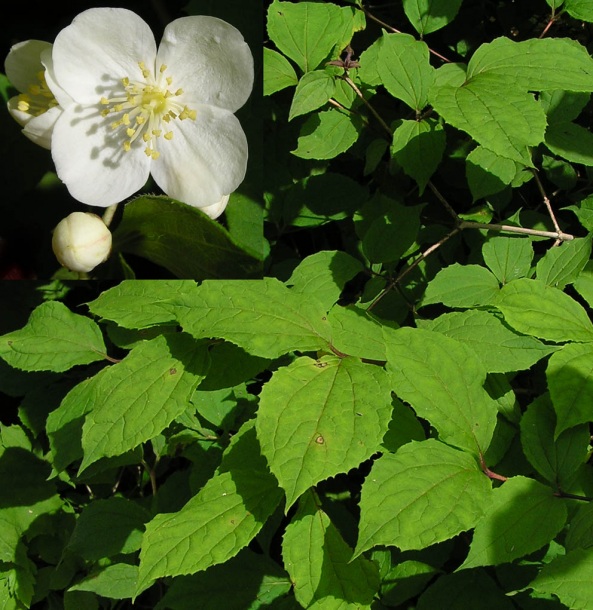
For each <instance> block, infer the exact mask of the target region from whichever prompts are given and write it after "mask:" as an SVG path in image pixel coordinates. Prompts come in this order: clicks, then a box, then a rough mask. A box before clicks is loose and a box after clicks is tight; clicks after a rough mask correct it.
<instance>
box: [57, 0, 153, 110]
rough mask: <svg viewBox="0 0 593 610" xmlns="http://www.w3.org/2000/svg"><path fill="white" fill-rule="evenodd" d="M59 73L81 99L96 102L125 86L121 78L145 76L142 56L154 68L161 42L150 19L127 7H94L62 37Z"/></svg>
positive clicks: (65, 85) (61, 81) (59, 38)
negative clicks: (156, 37)
mask: <svg viewBox="0 0 593 610" xmlns="http://www.w3.org/2000/svg"><path fill="white" fill-rule="evenodd" d="M52 55H53V62H54V73H55V77H56V80H57V82H58V83H59V84H60V86H61V87H62V88H63V89H64V90H65V91H66V92H67V93H68V94H69V95H70V96H71V97H72V99H74V100H75V101H77V102H78V103H81V104H92V103H96V102H98V101H99V99H100V97H101V96H107V97H108V96H109V94H110V92H111V91H113V90H114V89H117V90H120V89H121V79H122V78H124V77H126V76H127V77H129V78H130V79H136V78H140V77H141V76H142V73H141V71H140V68H139V67H138V62H140V61H143V62H144V63H145V64H146V67H147V68H148V69H152V70H153V69H154V62H155V57H156V43H155V41H154V36H153V34H152V31H151V29H150V27H149V26H148V24H147V23H145V22H144V21H143V20H142V19H141V18H140V17H139V16H138V15H136V13H133V12H132V11H129V10H127V9H123V8H91V9H88V10H86V11H84V12H82V13H80V15H78V16H77V17H75V18H74V20H73V21H72V23H71V24H70V25H69V26H67V27H65V28H64V29H63V30H62V31H61V32H60V33H59V34H58V35H57V37H56V40H55V42H54V48H53V54H52Z"/></svg>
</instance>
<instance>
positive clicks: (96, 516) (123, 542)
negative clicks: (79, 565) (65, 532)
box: [68, 497, 150, 561]
mask: <svg viewBox="0 0 593 610" xmlns="http://www.w3.org/2000/svg"><path fill="white" fill-rule="evenodd" d="M149 519H150V513H149V512H148V511H147V510H146V509H144V508H142V507H141V506H140V505H139V504H137V503H135V502H131V501H130V500H127V499H126V498H120V497H113V498H108V499H107V500H101V499H98V500H95V501H94V502H92V503H91V504H89V505H88V506H86V507H84V508H83V510H82V512H81V513H80V516H79V517H78V519H77V520H76V526H75V528H74V531H73V532H72V535H71V536H70V540H69V541H68V549H69V550H70V551H71V552H72V553H74V554H75V555H79V556H80V557H83V558H84V559H87V560H89V561H96V560H98V559H102V558H104V557H113V556H114V555H117V554H119V553H133V552H134V551H137V550H138V549H139V548H140V542H141V541H142V533H143V532H144V523H145V522H146V521H148V520H149Z"/></svg>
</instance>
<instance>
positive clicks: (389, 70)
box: [377, 33, 434, 112]
mask: <svg viewBox="0 0 593 610" xmlns="http://www.w3.org/2000/svg"><path fill="white" fill-rule="evenodd" d="M428 56H429V52H428V46H427V45H426V43H425V42H421V41H418V40H416V39H415V38H414V37H413V36H410V35H409V34H386V33H383V42H382V44H381V45H380V46H379V57H378V64H377V69H378V71H379V75H380V76H381V81H382V83H383V85H384V86H385V88H386V89H387V91H389V93H390V94H391V95H393V97H395V98H397V99H399V100H402V101H403V102H405V103H406V104H407V105H408V106H409V107H410V108H412V110H416V112H420V111H421V110H422V109H423V108H424V107H425V106H426V104H427V103H428V90H429V88H430V86H431V85H432V82H433V78H434V68H433V67H432V66H431V65H430V62H429V58H428Z"/></svg>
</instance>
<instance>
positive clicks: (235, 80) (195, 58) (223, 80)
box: [157, 15, 253, 112]
mask: <svg viewBox="0 0 593 610" xmlns="http://www.w3.org/2000/svg"><path fill="white" fill-rule="evenodd" d="M160 64H165V65H166V66H167V73H168V74H171V75H172V77H173V83H174V84H176V85H177V86H179V87H181V88H182V89H183V91H184V92H185V93H186V94H191V96H192V97H193V98H195V99H197V100H198V101H199V102H200V103H201V104H208V105H211V106H217V107H218V108H225V109H226V110H230V111H231V112H235V111H236V110H238V109H239V108H241V106H243V104H244V103H245V102H246V101H247V98H248V97H249V95H250V94H251V90H252V88H253V56H252V54H251V51H250V49H249V46H248V45H247V43H246V42H245V41H244V40H243V36H242V35H241V32H239V30H237V29H236V28H234V27H233V26H232V25H230V24H229V23H227V22H226V21H222V20H221V19H217V18H216V17H208V16H204V15H198V16H192V17H182V18H181V19H176V20H175V21H172V22H171V23H170V24H169V25H168V26H167V27H166V28H165V31H164V33H163V39H162V41H161V44H160V46H159V51H158V57H157V65H160Z"/></svg>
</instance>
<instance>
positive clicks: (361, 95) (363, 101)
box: [339, 74, 393, 140]
mask: <svg viewBox="0 0 593 610" xmlns="http://www.w3.org/2000/svg"><path fill="white" fill-rule="evenodd" d="M339 78H341V79H342V80H344V81H345V82H346V83H348V85H350V87H351V88H352V90H353V91H354V92H355V93H356V95H358V97H359V98H360V99H361V100H362V103H363V104H364V105H365V106H366V107H367V108H368V109H369V110H370V112H371V114H372V115H373V116H374V117H375V118H376V119H377V121H379V123H380V124H381V127H383V129H385V131H387V133H388V134H389V139H390V140H391V138H392V137H393V131H392V130H391V127H389V125H387V123H386V122H385V121H384V120H383V119H382V118H381V115H380V114H379V113H378V112H377V111H376V110H375V109H374V108H373V106H372V105H371V104H370V103H369V102H368V101H367V99H366V98H365V97H364V95H363V93H362V91H361V90H360V89H359V88H358V87H357V86H356V84H355V83H354V82H353V80H352V79H351V78H350V77H349V76H348V75H347V74H344V75H342V76H340V77H339Z"/></svg>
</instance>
